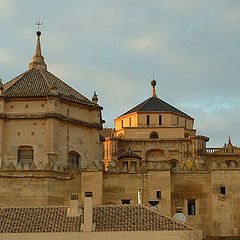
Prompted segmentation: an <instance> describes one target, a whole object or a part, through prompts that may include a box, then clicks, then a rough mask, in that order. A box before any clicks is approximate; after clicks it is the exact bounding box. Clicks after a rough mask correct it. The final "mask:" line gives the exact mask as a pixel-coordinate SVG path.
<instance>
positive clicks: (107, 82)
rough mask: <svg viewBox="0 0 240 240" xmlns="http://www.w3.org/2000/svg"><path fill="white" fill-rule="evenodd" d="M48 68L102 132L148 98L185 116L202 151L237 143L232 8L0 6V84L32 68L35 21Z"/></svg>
mask: <svg viewBox="0 0 240 240" xmlns="http://www.w3.org/2000/svg"><path fill="white" fill-rule="evenodd" d="M39 17H40V18H41V21H42V22H44V25H43V26H42V27H41V31H42V51H43V55H44V57H45V60H46V62H47V64H48V69H49V70H50V71H51V72H52V73H54V74H55V75H56V76H58V77H59V78H61V79H62V80H64V81H65V82H67V83H68V84H70V85H71V86H73V87H74V88H75V89H77V90H78V91H79V92H81V93H82V94H84V95H85V96H86V97H88V98H91V97H92V94H93V91H94V90H96V91H97V93H98V95H99V103H100V104H101V105H102V106H103V107H104V111H103V116H104V119H105V120H106V124H105V126H106V127H111V126H113V119H114V118H116V117H117V116H119V115H121V114H122V113H123V112H125V111H127V110H128V109H130V108H132V107H133V106H135V105H137V104H138V103H140V102H141V101H143V100H145V99H146V98H148V97H149V96H150V94H151V86H150V81H151V79H152V72H153V71H154V72H155V76H156V80H157V94H158V97H160V98H161V99H163V100H165V101H167V102H168V103H170V104H171V105H173V106H175V107H177V108H179V109H180V110H182V111H184V112H186V113H187V114H189V115H191V116H192V117H194V118H195V128H196V129H197V133H198V134H200V135H207V136H209V137H210V143H209V146H216V147H217V146H222V145H223V144H224V143H225V142H226V141H227V138H228V136H229V135H231V136H232V140H233V143H234V144H235V145H240V128H239V122H240V111H239V108H240V107H239V106H240V95H239V84H240V67H239V66H240V48H239V43H240V1H239V0H201V1H199V0H168V1H166V0H115V1H113V0H85V1H83V0H64V1H63V0H51V1H50V0H41V1H36V0H0V30H1V31H0V78H2V79H3V82H4V83H5V82H7V81H9V80H11V79H12V78H13V77H15V76H17V75H18V74H20V73H22V72H24V71H25V70H27V68H28V64H29V62H31V60H32V56H33V54H34V49H35V43H36V35H35V31H36V26H35V25H34V24H35V22H36V21H37V20H38V18H39Z"/></svg>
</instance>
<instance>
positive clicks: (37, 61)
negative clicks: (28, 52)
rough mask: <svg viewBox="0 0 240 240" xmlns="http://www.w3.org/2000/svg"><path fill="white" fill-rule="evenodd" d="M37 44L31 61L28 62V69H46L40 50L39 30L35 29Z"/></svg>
mask: <svg viewBox="0 0 240 240" xmlns="http://www.w3.org/2000/svg"><path fill="white" fill-rule="evenodd" d="M36 34H37V45H36V52H35V55H34V56H33V61H32V62H31V63H30V64H29V69H32V68H37V69H47V65H46V63H45V62H44V57H43V56H42V51H41V43H40V36H41V32H40V31H37V32H36Z"/></svg>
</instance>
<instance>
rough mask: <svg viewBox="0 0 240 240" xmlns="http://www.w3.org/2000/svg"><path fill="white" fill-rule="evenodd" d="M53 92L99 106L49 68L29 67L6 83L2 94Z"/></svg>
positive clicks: (14, 95) (41, 93) (37, 94)
mask: <svg viewBox="0 0 240 240" xmlns="http://www.w3.org/2000/svg"><path fill="white" fill-rule="evenodd" d="M51 94H54V95H56V96H58V97H60V98H63V99H67V100H70V101H73V102H78V103H82V104H86V105H90V106H95V107H96V106H97V107H99V106H98V105H96V104H94V103H93V102H92V101H90V100H89V99H88V98H86V97H84V96H83V95H82V94H81V93H79V92H77V91H76V90H75V89H73V88H72V87H70V86H69V85H68V84H66V83H65V82H63V81H62V80H60V79H59V78H57V77H56V76H54V75H53V74H52V73H50V72H49V71H48V70H47V69H38V68H31V69H29V70H28V71H26V72H24V73H22V74H20V75H19V76H17V77H16V78H14V79H13V80H11V81H10V82H8V83H6V84H5V85H4V90H3V92H2V96H3V97H8V98H18V97H44V96H49V95H51Z"/></svg>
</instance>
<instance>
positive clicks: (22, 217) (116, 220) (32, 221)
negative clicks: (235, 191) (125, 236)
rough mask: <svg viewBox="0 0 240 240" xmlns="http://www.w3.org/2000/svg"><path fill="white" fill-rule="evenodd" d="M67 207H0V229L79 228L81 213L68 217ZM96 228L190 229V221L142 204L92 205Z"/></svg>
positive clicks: (14, 231) (22, 230) (6, 231)
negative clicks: (175, 217) (184, 220)
mask: <svg viewBox="0 0 240 240" xmlns="http://www.w3.org/2000/svg"><path fill="white" fill-rule="evenodd" d="M67 209H68V207H35V208H34V207H32V208H30V207H29V208H0V233H23V232H79V231H81V224H83V208H82V214H81V215H80V216H79V217H68V216H67ZM93 223H94V225H95V229H94V230H93V231H97V232H103V231H163V230H191V229H192V228H191V227H189V226H188V225H186V224H184V223H182V222H180V221H177V220H175V219H173V218H171V217H168V216H165V215H163V214H161V213H160V212H158V211H156V210H153V209H150V208H148V207H145V206H142V205H121V206H117V205H115V206H114V205H109V206H97V207H94V209H93Z"/></svg>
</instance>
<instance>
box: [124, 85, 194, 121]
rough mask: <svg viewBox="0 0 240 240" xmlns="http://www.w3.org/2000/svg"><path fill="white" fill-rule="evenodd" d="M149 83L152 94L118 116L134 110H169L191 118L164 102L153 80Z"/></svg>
mask: <svg viewBox="0 0 240 240" xmlns="http://www.w3.org/2000/svg"><path fill="white" fill-rule="evenodd" d="M151 85H152V87H153V90H152V96H151V97H150V98H148V99H146V100H145V101H143V102H142V103H140V104H138V105H137V106H136V107H134V108H132V109H130V110H129V111H127V112H125V113H124V114H122V115H121V116H120V117H122V116H125V115H128V114H130V113H134V112H171V113H176V114H179V115H182V116H184V117H188V118H191V117H190V116H189V115H187V114H186V113H184V112H182V111H180V110H179V109H177V108H175V107H173V106H172V105H170V104H168V103H167V102H164V101H163V100H161V99H160V98H158V97H157V94H156V91H155V86H156V81H155V80H152V81H151Z"/></svg>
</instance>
